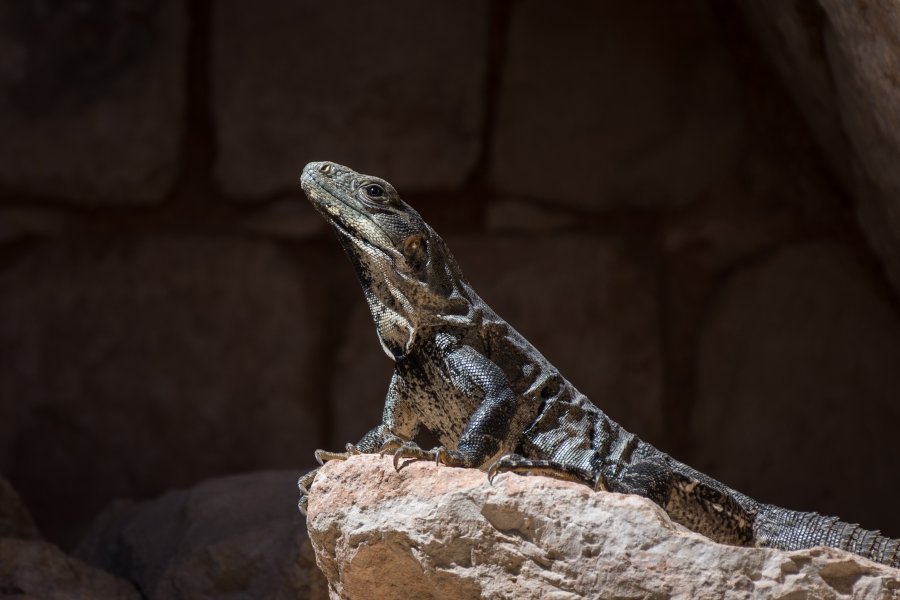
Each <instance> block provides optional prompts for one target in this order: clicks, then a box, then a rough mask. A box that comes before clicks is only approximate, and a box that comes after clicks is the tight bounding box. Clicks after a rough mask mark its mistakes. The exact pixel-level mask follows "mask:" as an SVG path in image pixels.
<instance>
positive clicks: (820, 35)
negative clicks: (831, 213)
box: [740, 0, 900, 289]
mask: <svg viewBox="0 0 900 600" xmlns="http://www.w3.org/2000/svg"><path fill="white" fill-rule="evenodd" d="M740 4H741V5H742V6H743V7H744V9H745V11H746V12H747V14H748V15H749V16H750V22H751V23H752V24H753V25H754V29H755V30H756V31H757V32H758V34H759V37H760V39H761V41H762V43H763V46H764V47H765V48H766V51H767V53H768V54H769V56H770V57H772V59H773V62H774V64H775V65H776V67H777V69H778V71H779V73H780V74H781V76H782V77H783V79H784V80H785V83H786V85H787V87H788V88H789V89H790V90H791V92H792V94H793V96H794V98H795V99H796V100H797V102H798V104H799V106H800V108H801V111H802V113H803V115H804V116H805V117H806V118H807V119H808V120H809V122H810V124H811V125H812V127H813V130H814V131H815V133H816V136H817V138H818V140H819V142H820V143H821V145H822V147H823V149H824V150H825V154H826V156H828V158H829V160H830V163H831V166H832V167H833V169H834V170H835V172H836V173H837V174H838V175H839V176H840V177H841V179H842V180H843V181H844V183H845V185H846V186H847V187H848V188H849V189H850V190H851V191H852V192H853V195H854V196H855V198H856V202H857V209H858V212H859V215H860V220H861V223H862V225H863V228H864V229H865V231H866V234H867V235H868V237H869V239H870V241H871V242H872V244H873V246H874V248H875V250H876V251H877V252H878V254H879V255H880V256H881V258H882V260H884V261H885V263H886V266H887V270H888V273H889V275H890V277H891V279H892V281H893V283H894V286H895V287H896V288H898V289H900V209H898V208H897V207H898V206H900V170H898V169H897V168H896V165H897V164H898V163H900V111H898V110H897V107H898V106H900V85H898V75H897V73H900V36H898V34H897V32H898V31H900V8H898V6H897V4H896V2H893V1H892V0H867V1H866V2H843V1H841V0H820V1H819V2H781V1H779V0H762V1H755V0H753V1H751V0H741V1H740Z"/></svg>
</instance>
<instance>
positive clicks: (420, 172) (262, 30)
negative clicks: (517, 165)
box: [213, 0, 488, 196]
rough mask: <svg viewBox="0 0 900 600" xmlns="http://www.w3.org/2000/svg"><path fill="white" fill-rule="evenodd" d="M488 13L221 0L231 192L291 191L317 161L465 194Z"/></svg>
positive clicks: (218, 34)
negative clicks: (454, 188)
mask: <svg viewBox="0 0 900 600" xmlns="http://www.w3.org/2000/svg"><path fill="white" fill-rule="evenodd" d="M487 12H488V5H487V3H484V2H479V1H478V0H464V1H456V2H446V1H442V2H416V1H414V0H388V1H385V2H377V3H365V2H351V1H348V0H340V1H336V2H329V3H327V4H323V3H321V2H313V1H311V0H304V1H299V2H281V1H279V0H266V1H263V2H256V3H253V4H248V3H246V2H241V1H240V0H219V1H218V2H217V3H216V5H215V11H214V13H215V24H214V31H215V40H214V64H213V84H214V85H213V87H214V93H213V97H214V98H215V106H214V110H215V119H216V129H217V133H218V137H219V144H220V146H219V154H218V162H217V165H216V174H217V177H218V179H219V181H220V182H221V184H222V186H223V188H224V190H225V191H226V192H227V193H229V194H232V195H238V196H257V195H260V194H266V193H269V192H273V191H275V190H285V189H292V188H293V186H295V185H296V182H297V178H298V177H299V174H300V170H301V169H302V168H303V165H304V164H306V163H307V162H309V161H311V160H323V159H328V160H334V161H336V162H339V163H342V164H347V165H352V166H353V168H354V169H356V170H358V171H360V172H363V173H366V172H368V173H373V174H377V175H380V176H384V177H387V178H389V179H390V180H391V181H392V182H393V183H394V184H396V185H398V186H405V187H407V188H409V187H420V188H421V187H448V186H456V185H459V184H460V183H461V182H462V181H463V180H464V179H465V177H466V176H467V174H468V173H469V172H470V171H471V169H472V168H473V166H474V163H475V160H476V159H477V157H478V154H479V148H480V141H481V129H482V119H483V111H484V108H483V106H482V104H483V99H482V91H483V87H484V85H483V84H484V78H485V68H486V67H485V61H486V52H487V50H486V46H487V20H488V14H487Z"/></svg>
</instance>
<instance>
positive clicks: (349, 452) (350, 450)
mask: <svg viewBox="0 0 900 600" xmlns="http://www.w3.org/2000/svg"><path fill="white" fill-rule="evenodd" d="M356 454H362V452H361V451H360V450H359V448H357V447H356V446H354V445H353V444H347V445H346V446H344V452H332V451H330V450H321V449H319V450H316V454H315V456H316V462H318V463H319V464H320V465H324V464H325V463H326V462H328V461H329V460H347V459H348V458H350V457H351V456H354V455H356Z"/></svg>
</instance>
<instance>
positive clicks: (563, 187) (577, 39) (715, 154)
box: [491, 0, 743, 210]
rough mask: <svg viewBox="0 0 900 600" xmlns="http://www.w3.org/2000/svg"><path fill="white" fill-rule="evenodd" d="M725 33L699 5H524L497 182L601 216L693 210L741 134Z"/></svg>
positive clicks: (501, 114) (505, 83)
mask: <svg viewBox="0 0 900 600" xmlns="http://www.w3.org/2000/svg"><path fill="white" fill-rule="evenodd" d="M673 22H675V23H677V25H675V26H673ZM717 27H718V26H717V24H716V22H715V19H714V18H713V16H712V14H711V13H710V12H709V8H708V7H707V6H706V3H703V2H697V1H690V2H675V3H673V2H665V1H664V0H659V1H656V2H649V3H648V2H642V3H639V4H635V3H627V2H626V3H623V2H614V1H612V0H607V1H604V2H591V1H581V2H575V3H570V4H567V6H566V10H558V8H557V7H556V6H554V5H552V4H548V3H546V2H541V1H540V0H526V1H523V2H517V3H515V5H514V9H513V15H512V24H511V31H510V39H509V47H508V58H507V61H506V66H505V68H504V71H503V73H502V84H501V89H500V100H499V108H498V115H497V124H496V131H495V133H494V135H495V137H496V143H495V144H494V148H493V152H492V157H491V164H492V173H491V178H492V180H493V182H494V183H495V184H496V185H497V186H498V187H499V189H500V190H501V191H503V192H506V193H510V194H517V195H522V196H525V197H529V198H543V199H551V200H553V201H559V202H563V203H565V204H568V205H572V206H577V207H579V208H587V209H592V210H601V209H606V208H609V207H612V206H632V207H650V208H666V207H670V206H672V205H683V204H685V203H688V202H690V201H692V200H695V199H696V198H697V197H698V196H700V195H701V194H702V193H703V192H704V190H706V189H707V188H708V187H709V186H710V185H711V184H713V183H714V182H716V181H717V180H718V179H720V178H722V177H725V176H727V175H728V174H729V172H730V170H731V169H732V167H733V166H734V165H735V164H736V162H737V159H738V156H739V148H740V147H741V142H740V140H741V137H742V135H743V132H742V105H741V97H740V93H739V87H738V82H737V79H736V78H735V75H734V72H733V71H734V69H733V67H732V66H731V65H730V60H731V58H730V56H729V55H728V52H727V51H726V50H725V49H724V47H723V45H722V44H720V43H719V42H718V40H717V33H716V31H717ZM535 40H540V43H535ZM586 178H587V181H586Z"/></svg>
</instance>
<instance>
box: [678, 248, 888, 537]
mask: <svg viewBox="0 0 900 600" xmlns="http://www.w3.org/2000/svg"><path fill="white" fill-rule="evenodd" d="M724 283H725V285H724V286H723V288H722V290H721V292H720V293H719V294H718V295H717V296H716V297H715V298H714V301H713V302H712V303H711V305H710V308H709V318H708V319H707V322H706V323H705V326H704V330H703V334H702V339H701V344H700V365H699V366H700V369H699V376H700V377H699V390H698V391H699V394H698V399H697V400H698V403H697V407H696V408H695V410H694V416H693V423H692V425H693V431H692V434H691V436H690V437H691V439H692V440H693V441H694V448H695V456H692V457H687V462H689V463H690V464H692V465H693V466H694V467H697V468H698V469H700V470H702V471H704V472H706V473H709V474H710V475H713V476H715V477H717V478H719V479H721V480H722V481H724V482H727V483H728V484H729V485H732V486H734V487H735V488H736V489H739V490H741V491H742V492H744V493H747V494H750V495H751V496H754V497H756V498H758V499H760V500H765V501H768V502H773V503H775V504H779V505H782V506H790V507H792V508H798V509H804V510H816V511H818V512H821V513H825V514H837V515H840V516H841V517H842V518H843V519H845V520H849V521H858V522H861V523H862V525H863V526H865V527H868V528H870V529H874V528H882V529H883V530H885V533H887V534H889V535H891V536H900V518H898V514H897V502H896V490H897V486H898V484H900V475H898V473H897V468H896V467H897V458H898V453H897V451H896V447H894V448H893V449H890V450H888V448H889V446H885V445H883V444H881V443H879V442H878V440H893V439H895V438H896V427H897V423H900V406H898V404H897V390H898V389H900V317H898V315H897V313H896V310H895V309H894V307H893V306H892V304H891V303H890V302H889V301H888V300H887V299H886V298H885V297H884V296H883V295H881V294H879V293H878V290H877V289H874V288H873V287H872V286H871V285H870V284H869V283H868V281H867V278H866V273H865V271H864V270H863V269H862V268H861V267H860V266H859V265H858V264H857V263H856V262H855V261H854V259H853V256H852V255H851V254H849V253H848V252H847V251H846V250H845V249H843V248H842V247H841V246H838V245H834V244H799V245H794V246H790V247H788V248H786V249H784V250H782V251H780V252H778V253H775V254H774V255H772V256H770V257H768V258H767V259H765V260H762V261H761V262H759V263H758V264H756V265H753V266H750V265H748V266H747V268H745V269H743V270H741V271H739V272H737V273H736V274H735V275H734V276H733V277H732V278H730V279H728V280H726V281H725V282H724ZM847 440H853V442H852V444H851V443H848V442H847ZM786 458H787V459H789V460H790V462H791V464H793V465H802V468H792V469H785V468H784V465H783V462H784V460H785V459H786ZM860 464H864V465H865V467H864V468H860ZM838 488H842V489H844V490H847V489H849V490H853V493H852V494H846V493H842V492H841V490H839V489H838Z"/></svg>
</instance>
